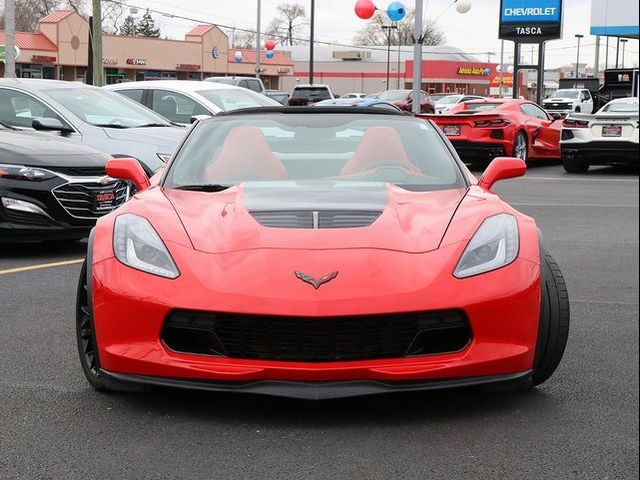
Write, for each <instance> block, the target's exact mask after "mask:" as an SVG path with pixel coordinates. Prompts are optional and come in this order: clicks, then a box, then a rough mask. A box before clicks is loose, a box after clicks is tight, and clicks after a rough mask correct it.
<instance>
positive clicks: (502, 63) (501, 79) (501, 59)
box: [489, 40, 504, 98]
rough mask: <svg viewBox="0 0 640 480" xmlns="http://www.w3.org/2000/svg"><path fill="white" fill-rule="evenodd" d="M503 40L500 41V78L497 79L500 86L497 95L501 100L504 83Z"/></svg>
mask: <svg viewBox="0 0 640 480" xmlns="http://www.w3.org/2000/svg"><path fill="white" fill-rule="evenodd" d="M503 72H504V40H501V41H500V78H499V79H498V82H499V84H500V90H499V94H498V97H499V98H502V83H503V82H504V73H503ZM489 90H491V87H489Z"/></svg>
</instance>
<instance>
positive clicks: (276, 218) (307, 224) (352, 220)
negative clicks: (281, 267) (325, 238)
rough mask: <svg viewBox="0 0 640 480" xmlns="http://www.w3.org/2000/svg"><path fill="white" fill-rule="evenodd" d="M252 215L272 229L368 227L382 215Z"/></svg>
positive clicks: (272, 212)
mask: <svg viewBox="0 0 640 480" xmlns="http://www.w3.org/2000/svg"><path fill="white" fill-rule="evenodd" d="M250 213H251V216H253V218H255V219H256V220H257V221H258V223H259V224H260V225H262V226H264V227H271V228H358V227H368V226H369V225H371V224H372V223H373V222H375V221H376V219H377V218H378V217H379V216H380V215H381V214H382V212H381V211H379V210H319V211H313V210H258V211H252V212H250Z"/></svg>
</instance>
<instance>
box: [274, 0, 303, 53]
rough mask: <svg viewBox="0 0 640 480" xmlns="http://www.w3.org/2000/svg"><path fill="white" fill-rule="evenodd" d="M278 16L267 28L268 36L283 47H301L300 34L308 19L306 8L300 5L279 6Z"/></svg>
mask: <svg viewBox="0 0 640 480" xmlns="http://www.w3.org/2000/svg"><path fill="white" fill-rule="evenodd" d="M277 10H278V16H277V17H275V18H274V19H273V20H271V23H269V26H268V27H267V35H268V36H269V37H271V38H273V39H274V40H276V41H277V42H278V43H280V44H282V45H301V44H304V43H305V42H304V41H301V40H300V39H299V36H300V35H299V32H301V30H302V27H303V26H304V24H305V20H306V18H307V15H306V11H305V9H304V7H303V6H302V5H300V4H298V3H295V4H291V3H282V4H280V5H278V7H277Z"/></svg>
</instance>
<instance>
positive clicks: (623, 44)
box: [620, 38, 629, 68]
mask: <svg viewBox="0 0 640 480" xmlns="http://www.w3.org/2000/svg"><path fill="white" fill-rule="evenodd" d="M628 41H629V39H627V38H621V39H620V42H621V43H622V68H624V50H625V47H626V45H627V42H628Z"/></svg>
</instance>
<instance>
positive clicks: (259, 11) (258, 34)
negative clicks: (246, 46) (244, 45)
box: [256, 0, 262, 78]
mask: <svg viewBox="0 0 640 480" xmlns="http://www.w3.org/2000/svg"><path fill="white" fill-rule="evenodd" d="M261 17H262V2H261V0H258V18H257V20H256V27H257V28H256V78H260V40H261V39H260V36H261V35H260V28H261Z"/></svg>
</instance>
